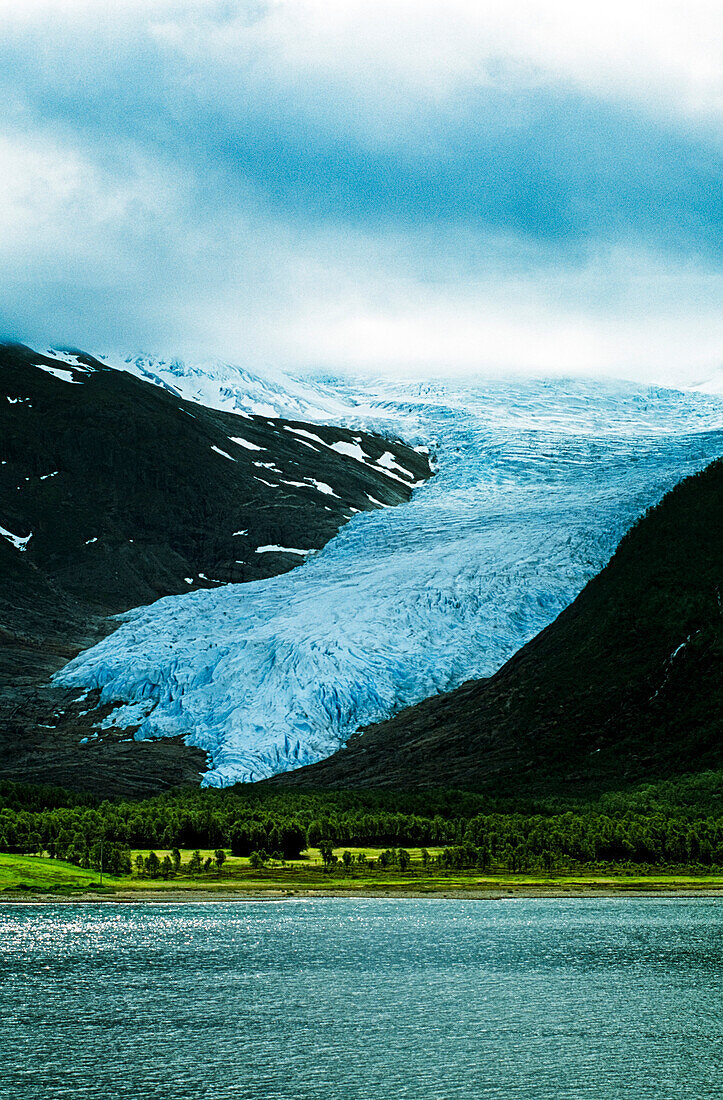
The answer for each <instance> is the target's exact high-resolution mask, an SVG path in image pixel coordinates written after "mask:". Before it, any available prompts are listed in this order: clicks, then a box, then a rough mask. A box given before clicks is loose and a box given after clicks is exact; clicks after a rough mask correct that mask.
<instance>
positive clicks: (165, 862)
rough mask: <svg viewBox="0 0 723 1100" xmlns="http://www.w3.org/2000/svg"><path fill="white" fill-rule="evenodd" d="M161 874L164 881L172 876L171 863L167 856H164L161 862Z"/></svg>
mask: <svg viewBox="0 0 723 1100" xmlns="http://www.w3.org/2000/svg"><path fill="white" fill-rule="evenodd" d="M161 874H162V875H163V877H164V879H168V878H170V876H171V875H172V874H173V862H172V860H171V859H170V858H169V857H168V856H164V857H163V859H162V860H161Z"/></svg>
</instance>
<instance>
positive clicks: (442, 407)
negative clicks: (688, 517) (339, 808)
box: [58, 379, 723, 785]
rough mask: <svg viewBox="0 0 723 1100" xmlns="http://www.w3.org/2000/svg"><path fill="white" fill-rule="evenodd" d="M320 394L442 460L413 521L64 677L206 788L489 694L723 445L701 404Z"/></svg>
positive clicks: (557, 390) (367, 386)
mask: <svg viewBox="0 0 723 1100" xmlns="http://www.w3.org/2000/svg"><path fill="white" fill-rule="evenodd" d="M320 385H321V383H318V384H317V388H316V390H315V392H319V386H320ZM325 386H326V388H327V390H328V391H329V392H330V393H331V395H332V398H333V400H330V402H329V403H330V405H336V407H337V408H340V409H341V408H345V409H346V410H347V413H346V415H345V421H346V423H348V424H350V425H352V426H362V425H364V426H368V427H370V428H375V429H377V430H380V429H381V430H386V431H387V432H388V433H389V434H390V435H394V436H397V437H399V436H401V437H405V438H407V439H408V440H409V441H410V442H412V443H415V444H417V445H425V444H426V445H429V446H431V447H432V449H433V451H434V452H435V454H436V461H437V465H438V472H437V474H436V476H435V477H434V478H433V479H432V480H431V481H429V482H427V483H426V484H424V485H423V486H421V487H420V488H419V489H417V490H416V492H415V494H414V497H413V500H412V501H411V503H409V504H407V505H403V506H401V507H398V508H384V509H380V510H379V511H374V512H368V513H363V514H359V515H355V516H354V518H353V519H352V520H351V521H350V522H349V523H348V525H347V526H346V527H345V528H343V530H342V531H341V532H340V533H339V535H338V536H337V537H336V538H335V539H334V540H332V542H330V543H329V544H328V545H327V546H326V547H325V548H324V549H323V550H322V551H321V552H319V553H318V554H315V555H313V556H312V557H310V558H309V559H308V560H307V561H306V562H305V563H304V565H303V566H301V567H300V568H297V569H295V570H293V571H292V572H290V573H285V574H283V575H282V576H279V577H275V578H272V579H271V580H264V581H258V582H255V583H252V584H243V585H227V586H224V587H221V588H218V589H213V590H201V591H196V592H193V593H190V594H187V595H183V596H174V597H169V598H166V599H163V600H159V601H158V602H157V603H155V604H153V605H151V606H150V607H144V608H140V609H137V610H135V611H133V612H131V613H129V614H127V615H125V616H123V620H124V621H123V625H122V626H121V627H120V628H119V630H118V631H117V632H116V633H115V634H112V635H111V636H109V637H108V638H106V639H105V640H104V641H103V642H101V643H100V644H99V645H97V646H95V647H94V648H92V649H90V650H88V651H86V652H85V653H83V654H81V655H80V656H79V657H78V658H76V660H75V661H73V662H72V663H71V664H70V665H68V666H66V668H65V669H63V670H62V671H61V673H60V674H59V677H58V678H59V679H60V680H61V681H63V682H64V683H67V684H75V685H78V686H79V687H83V688H91V687H98V688H100V689H101V691H102V700H103V702H109V701H115V702H117V703H118V704H119V705H123V706H132V707H134V708H135V709H134V710H132V711H121V712H120V715H119V717H120V718H121V719H123V715H124V714H126V715H128V714H133V715H135V716H136V720H140V728H139V732H138V734H136V736H139V737H151V736H159V735H171V734H178V733H182V734H185V735H187V737H188V740H189V741H190V743H192V744H194V745H198V746H200V747H201V748H203V749H205V750H207V751H208V753H209V754H210V760H211V767H210V770H209V772H208V773H207V775H206V777H205V782H206V783H209V784H216V785H221V784H228V783H231V782H235V781H239V780H242V781H246V780H255V779H259V778H261V777H264V776H268V775H271V774H273V773H276V772H279V771H284V770H288V769H291V768H295V767H298V766H299V765H302V764H305V763H308V762H311V761H315V760H318V759H320V758H323V757H324V756H327V755H329V754H330V753H332V752H334V751H335V750H336V749H337V748H338V747H339V746H340V745H341V744H343V743H344V742H345V740H346V739H347V738H348V737H349V735H350V734H351V733H352V732H353V731H354V730H356V729H357V728H359V727H360V726H363V725H365V724H367V723H369V722H372V721H376V720H379V719H381V718H384V717H386V716H389V715H391V714H393V713H394V712H395V711H397V710H398V709H400V708H401V707H403V706H406V705H408V704H411V703H415V702H418V701H419V700H421V699H423V698H425V697H427V696H429V695H431V694H434V693H436V692H442V691H447V690H449V689H451V688H453V687H455V686H457V685H459V684H460V683H462V682H463V681H465V680H467V679H469V678H471V677H479V676H487V675H490V674H491V673H492V672H494V671H495V670H496V669H497V668H499V666H500V665H501V664H502V663H503V662H504V661H505V660H506V659H507V658H508V657H510V656H511V655H512V654H513V653H514V652H515V651H516V650H517V649H518V648H519V647H520V646H521V645H523V644H524V643H525V642H526V641H528V640H529V639H530V638H532V637H533V636H534V635H535V634H536V633H537V632H538V631H539V630H541V629H542V628H543V627H544V626H546V625H547V624H548V623H549V622H550V621H551V620H552V619H553V618H554V617H555V616H556V615H557V614H558V613H559V611H560V610H561V609H562V608H563V607H565V606H566V605H567V604H568V603H570V601H571V600H572V599H573V598H574V597H575V595H576V594H577V593H578V592H579V591H580V589H581V588H582V587H583V585H584V584H585V582H586V581H587V580H588V579H589V578H590V577H591V576H592V575H593V574H594V573H596V572H597V571H598V570H599V569H600V568H601V567H602V566H603V565H604V563H605V562H606V561H607V560H608V558H609V557H610V555H611V553H612V551H613V550H614V548H615V546H616V544H617V542H618V541H619V539H620V537H621V535H622V534H623V533H624V531H625V530H626V529H627V528H628V527H629V526H630V524H631V523H632V522H633V520H634V519H635V518H636V516H638V515H639V514H640V513H641V512H642V511H643V510H644V509H645V508H646V507H647V506H648V505H650V504H653V503H655V502H656V501H657V500H659V498H660V497H661V495H662V494H663V493H664V492H665V491H666V490H667V489H669V488H670V487H671V486H672V485H674V484H675V482H677V481H678V480H679V479H680V478H682V477H684V476H685V475H686V474H688V473H690V472H692V471H694V470H697V469H700V468H702V467H703V466H705V465H706V464H707V463H708V462H709V461H710V460H711V459H713V458H714V457H717V456H718V455H719V454H720V453H721V447H722V444H723V434H722V433H721V430H720V429H721V425H722V424H723V400H721V399H720V398H718V397H715V396H710V395H704V394H698V393H687V394H686V393H680V392H677V391H672V390H662V389H655V388H647V387H646V388H642V387H637V386H635V385H631V384H627V383H619V384H617V383H615V384H613V383H609V382H590V381H575V382H570V381H563V380H556V381H539V380H538V381H534V380H530V381H513V382H510V381H507V382H502V381H495V382H488V383H486V382H480V381H476V382H474V383H471V382H470V381H465V382H460V383H458V384H457V383H452V382H447V383H441V382H424V383H419V382H416V383H409V384H404V383H401V382H397V383H394V384H392V383H384V384H382V383H379V384H376V385H373V384H372V383H370V382H368V381H367V382H365V383H357V384H353V383H352V382H350V381H348V380H347V381H333V380H329V379H326V380H325ZM296 396H297V395H296V394H295V395H294V397H295V399H296ZM300 534H301V533H300ZM138 704H144V706H143V707H138ZM139 716H140V718H139ZM121 724H122V722H121Z"/></svg>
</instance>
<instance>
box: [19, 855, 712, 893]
mask: <svg viewBox="0 0 723 1100" xmlns="http://www.w3.org/2000/svg"><path fill="white" fill-rule="evenodd" d="M345 850H347V851H351V852H352V854H353V855H354V856H355V857H356V856H357V855H359V854H361V853H363V854H364V855H365V856H366V858H367V859H368V860H376V859H377V858H378V856H379V854H380V850H379V849H374V848H358V849H345ZM343 851H344V850H343V849H337V850H336V852H335V854H336V855H337V856H338V857H339V863H338V864H336V865H335V866H334V868H333V869H332V870H330V871H328V870H327V871H325V870H324V865H323V863H322V860H321V858H320V857H317V856H316V854H315V853H310V854H309V855H308V856H307V857H305V858H301V859H296V860H288V861H283V862H282V861H280V860H270V861H269V862H268V863H267V864H266V865H265V866H264V867H253V866H252V865H251V861H250V860H249V859H248V858H247V857H243V856H234V855H231V854H230V853H229V852H227V853H226V856H227V858H226V861H225V862H224V864H223V866H222V868H221V869H220V870H218V869H216V868H215V867H214V869H212V870H210V871H204V872H202V873H201V874H197V875H191V874H189V873H188V870H187V868H186V867H184V864H187V863H188V861H189V860H190V857H191V854H192V853H191V852H190V850H186V851H183V852H182V853H181V855H182V864H181V869H180V872H179V873H178V874H176V875H173V876H169V877H168V878H165V879H164V878H162V877H159V878H150V877H148V876H147V875H145V874H138V873H137V872H136V871H134V872H133V873H132V874H130V875H122V876H115V875H107V874H104V875H103V883H102V887H101V884H100V876H99V873H98V871H94V870H86V869H83V868H81V867H76V866H74V865H73V864H72V863H67V862H65V861H64V860H59V859H51V858H50V857H49V856H47V855H42V856H41V855H34V856H29V855H15V854H8V853H0V898H3V897H4V898H7V899H10V898H17V897H23V896H33V895H34V896H38V895H46V896H48V895H49V896H71V897H72V896H86V895H93V894H96V895H98V896H101V895H105V896H112V895H114V894H118V895H122V896H123V897H128V896H136V897H137V898H138V899H139V900H141V899H142V898H143V897H144V895H148V896H150V895H152V896H153V897H154V898H157V897H158V896H159V895H160V896H161V897H162V896H163V895H164V894H167V895H168V896H169V897H171V896H177V894H178V892H179V891H182V892H183V893H184V894H185V893H186V892H188V893H197V894H199V895H203V896H207V895H208V896H213V895H214V894H219V895H220V894H224V895H225V894H227V893H235V894H238V895H239V896H243V895H256V894H263V893H268V894H269V895H278V894H289V895H293V894H296V893H302V894H303V893H306V892H311V893H314V894H316V893H321V894H324V893H328V894H330V895H338V894H341V895H344V894H348V895H358V896H364V895H367V894H368V895H372V896H373V895H391V896H394V895H397V896H404V895H405V894H408V893H413V894H421V895H425V894H429V895H433V894H439V895H444V896H449V895H451V896H454V895H455V894H458V895H460V896H465V895H468V894H470V893H471V894H475V893H479V894H481V895H485V894H491V895H496V894H516V893H519V894H526V893H533V894H540V895H544V894H545V893H548V894H550V895H558V894H567V893H573V894H574V893H580V894H595V893H599V894H603V895H604V894H611V893H616V894H617V893H619V894H624V893H627V892H650V893H652V894H658V893H667V892H678V891H686V892H687V891H692V892H710V891H718V890H721V891H723V874H686V873H673V872H670V873H660V872H651V873H649V874H641V873H640V872H638V871H635V872H632V871H619V872H610V873H605V874H600V873H589V874H588V873H560V872H554V873H549V874H543V873H539V872H538V873H517V874H514V873H510V872H495V873H492V872H489V873H482V872H480V871H478V870H470V871H459V870H454V871H452V870H443V869H440V868H439V867H436V866H434V867H427V868H425V867H424V866H423V864H422V859H421V850H419V849H416V850H415V849H411V850H410V853H409V854H410V856H411V857H412V862H411V864H410V866H409V868H408V869H407V870H406V871H403V872H402V871H400V870H399V869H397V868H389V869H387V870H384V869H381V868H380V867H379V866H378V865H376V866H372V867H368V866H367V867H361V866H359V865H358V864H356V863H354V864H353V865H352V867H351V869H350V870H346V869H345V868H344V866H343V863H342V862H341V860H342V856H343ZM139 854H140V855H142V856H144V857H145V856H147V855H148V854H149V853H148V849H137V850H134V851H133V853H132V855H133V857H134V859H135V857H136V856H137V855H139ZM429 854H430V855H431V856H434V855H436V854H437V852H436V851H434V850H430V852H429ZM156 855H157V856H159V858H161V859H162V858H163V856H164V855H170V852H165V851H162V850H157V851H156ZM213 855H214V853H213V852H212V851H204V850H201V856H202V858H204V859H205V858H206V857H211V858H212V857H213Z"/></svg>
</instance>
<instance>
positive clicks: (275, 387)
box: [98, 355, 354, 423]
mask: <svg viewBox="0 0 723 1100" xmlns="http://www.w3.org/2000/svg"><path fill="white" fill-rule="evenodd" d="M98 358H99V359H100V361H101V362H103V363H105V364H106V365H107V366H109V367H114V368H115V369H117V370H124V371H128V372H129V373H130V374H134V375H136V376H137V377H138V378H142V379H144V381H146V382H153V383H155V384H156V385H158V386H162V387H163V388H164V389H166V390H169V391H171V392H172V393H175V394H177V395H178V396H179V397H183V398H185V399H186V400H187V401H195V402H197V403H198V404H199V405H205V406H206V407H207V408H211V409H219V410H221V411H223V412H233V413H241V414H242V415H243V414H244V413H245V414H246V415H254V416H268V417H272V418H279V417H284V418H287V419H292V420H311V421H314V422H318V423H340V422H342V421H344V422H345V421H346V420H348V418H349V417H350V415H353V411H354V402H353V399H351V398H347V397H341V396H340V395H339V393H338V392H335V391H334V390H333V389H332V388H331V387H328V386H326V385H324V383H322V382H316V381H311V380H308V381H307V380H302V379H297V378H292V377H291V376H290V375H286V374H283V373H281V372H279V371H273V370H265V371H264V372H263V374H261V373H257V372H255V371H251V370H248V369H247V368H245V367H240V366H236V365H235V364H233V363H224V362H223V361H221V360H220V359H207V360H204V361H203V362H199V363H186V362H184V361H183V360H181V359H156V358H154V357H153V356H148V355H139V356H129V357H127V358H125V359H114V358H113V357H108V356H103V355H101V356H98Z"/></svg>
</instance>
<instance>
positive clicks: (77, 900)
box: [0, 883, 723, 907]
mask: <svg viewBox="0 0 723 1100" xmlns="http://www.w3.org/2000/svg"><path fill="white" fill-rule="evenodd" d="M716 897H723V886H714V885H702V886H700V887H697V888H696V887H691V886H676V885H671V886H664V885H661V884H660V883H655V884H654V885H651V886H650V887H649V888H646V887H641V886H640V884H639V883H637V884H635V885H634V886H631V887H630V888H629V889H627V888H626V887H625V886H624V885H621V886H619V887H613V886H611V885H610V884H609V883H604V884H600V886H596V885H595V884H594V883H579V884H575V885H569V886H550V887H545V886H542V885H540V886H533V885H530V886H517V885H514V886H508V887H489V888H486V889H482V888H480V889H476V890H475V889H460V890H404V889H401V890H394V889H386V890H376V891H369V890H364V891H363V890H360V891H358V892H357V891H354V890H314V889H299V890H294V889H289V890H285V889H281V890H278V889H277V890H274V889H269V890H243V891H241V890H225V891H220V890H203V889H201V890H193V889H189V890H118V891H115V892H113V893H106V892H105V891H103V892H99V891H91V890H88V891H79V892H78V893H77V894H74V895H71V894H65V893H57V894H56V893H49V892H48V893H46V892H37V893H35V892H33V891H30V890H28V891H24V890H18V891H16V890H13V891H7V892H3V893H0V907H1V906H2V905H3V904H5V903H7V904H10V905H22V904H26V905H27V904H33V905H79V904H80V905H96V904H100V903H104V904H114V905H134V904H143V905H157V904H162V903H164V902H165V903H169V904H174V905H199V904H203V905H228V904H232V903H238V902H246V901H253V902H259V901H275V902H276V901H296V900H308V899H329V900H351V901H379V900H383V901H395V900H399V901H425V900H426V901H513V900H516V899H517V898H524V899H527V900H529V899H544V898H550V899H556V900H560V899H565V898H587V899H590V898H603V899H612V898H635V899H640V898H654V899H657V900H659V899H661V898H707V899H710V898H716Z"/></svg>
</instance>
